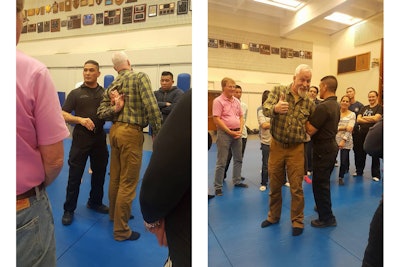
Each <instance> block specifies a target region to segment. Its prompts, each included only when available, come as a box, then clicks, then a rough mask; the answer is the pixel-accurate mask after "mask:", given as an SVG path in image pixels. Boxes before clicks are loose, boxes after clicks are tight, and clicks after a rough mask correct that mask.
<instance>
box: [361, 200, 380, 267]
mask: <svg viewBox="0 0 400 267" xmlns="http://www.w3.org/2000/svg"><path fill="white" fill-rule="evenodd" d="M378 266H383V200H381V201H380V203H379V206H378V208H377V209H376V211H375V214H374V217H373V218H372V221H371V224H370V228H369V237H368V245H367V247H366V249H365V253H364V259H363V262H362V267H378Z"/></svg>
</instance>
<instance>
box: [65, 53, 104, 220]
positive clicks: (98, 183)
mask: <svg viewBox="0 0 400 267" xmlns="http://www.w3.org/2000/svg"><path fill="white" fill-rule="evenodd" d="M99 76H100V70H99V63H97V62H96V61H94V60H88V61H86V62H85V64H84V65H83V80H84V82H83V84H82V85H80V86H79V87H78V88H76V89H74V90H72V91H71V92H70V93H69V94H68V96H67V99H66V100H65V103H64V105H63V107H62V115H63V117H64V119H65V121H66V122H68V123H73V124H75V126H74V130H73V133H72V144H71V149H70V152H69V159H68V164H69V176H68V185H67V190H66V191H67V193H66V200H65V202H64V215H63V217H62V224H63V225H70V224H71V223H72V221H73V218H74V211H75V209H76V205H77V202H78V196H79V187H80V185H81V178H82V175H83V172H84V170H85V166H86V162H87V159H88V157H90V169H91V170H92V172H91V190H90V194H89V200H88V202H87V204H86V207H87V208H89V209H92V210H94V211H96V212H99V213H103V214H108V207H107V206H106V205H104V204H103V195H104V189H103V187H104V180H105V176H106V169H107V164H108V148H107V142H106V133H105V131H104V129H103V126H104V120H102V119H99V118H98V117H97V108H98V107H99V105H100V101H101V99H102V96H103V94H104V88H103V87H102V86H100V85H99V84H98V83H97V78H98V77H99ZM73 111H74V112H75V115H72V114H71V112H73Z"/></svg>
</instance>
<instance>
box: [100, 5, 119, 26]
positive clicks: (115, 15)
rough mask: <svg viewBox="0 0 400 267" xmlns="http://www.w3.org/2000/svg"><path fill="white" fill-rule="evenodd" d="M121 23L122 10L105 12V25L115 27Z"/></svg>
mask: <svg viewBox="0 0 400 267" xmlns="http://www.w3.org/2000/svg"><path fill="white" fill-rule="evenodd" d="M120 22H121V9H120V8H119V9H114V10H106V11H104V25H115V24H119V23H120Z"/></svg>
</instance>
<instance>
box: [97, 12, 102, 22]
mask: <svg viewBox="0 0 400 267" xmlns="http://www.w3.org/2000/svg"><path fill="white" fill-rule="evenodd" d="M96 24H103V13H97V14H96Z"/></svg>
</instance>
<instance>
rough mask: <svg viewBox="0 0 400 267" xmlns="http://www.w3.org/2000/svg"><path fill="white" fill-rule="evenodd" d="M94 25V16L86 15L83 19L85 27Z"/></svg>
mask: <svg viewBox="0 0 400 267" xmlns="http://www.w3.org/2000/svg"><path fill="white" fill-rule="evenodd" d="M93 23H94V14H85V15H83V18H82V24H83V25H93Z"/></svg>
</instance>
